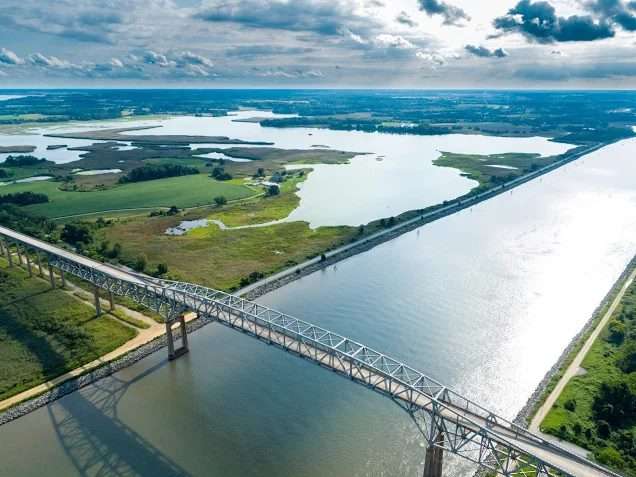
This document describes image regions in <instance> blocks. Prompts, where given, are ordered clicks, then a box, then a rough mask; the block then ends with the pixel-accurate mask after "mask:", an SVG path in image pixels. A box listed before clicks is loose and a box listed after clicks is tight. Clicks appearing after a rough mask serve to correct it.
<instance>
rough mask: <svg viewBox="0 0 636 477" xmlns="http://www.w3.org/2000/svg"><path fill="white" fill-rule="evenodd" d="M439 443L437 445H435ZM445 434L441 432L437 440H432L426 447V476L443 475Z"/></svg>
mask: <svg viewBox="0 0 636 477" xmlns="http://www.w3.org/2000/svg"><path fill="white" fill-rule="evenodd" d="M435 444H437V445H435ZM443 444H444V434H442V433H441V432H439V433H438V434H437V436H436V437H435V442H434V443H433V442H431V443H430V444H429V445H428V447H427V448H426V460H425V461H424V477H442V464H443V463H444V449H442V448H441V447H438V446H441V445H443Z"/></svg>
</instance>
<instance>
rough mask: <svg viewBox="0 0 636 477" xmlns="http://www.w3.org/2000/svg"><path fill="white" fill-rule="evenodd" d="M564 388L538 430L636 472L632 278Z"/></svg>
mask: <svg viewBox="0 0 636 477" xmlns="http://www.w3.org/2000/svg"><path fill="white" fill-rule="evenodd" d="M582 368H583V370H584V371H582V372H581V373H580V374H579V375H577V376H575V377H573V378H572V379H571V380H570V381H569V382H568V384H567V386H566V387H565V388H564V390H563V392H562V393H561V395H560V396H559V398H558V400H557V402H556V403H555V405H554V407H553V408H552V409H551V411H550V412H549V414H548V415H547V416H546V418H545V420H544V421H543V423H542V424H541V430H542V431H544V432H547V433H549V434H553V435H555V436H557V437H559V438H561V439H564V440H567V441H569V442H573V443H575V444H577V445H579V446H581V447H584V448H586V449H588V450H590V451H591V453H592V455H593V457H594V458H595V459H596V460H597V461H599V462H600V463H602V464H605V465H608V466H610V467H612V468H614V469H616V470H617V471H619V472H621V473H623V474H625V475H629V476H636V283H632V284H631V286H630V287H629V288H628V290H627V291H626V293H625V296H624V297H623V299H622V300H621V303H620V305H619V306H618V308H617V309H616V310H615V312H614V313H613V315H612V317H611V319H610V321H609V322H608V324H607V326H606V327H605V328H604V329H603V331H602V332H601V334H600V335H599V338H598V339H597V340H596V341H595V342H594V344H593V346H592V348H591V349H590V351H589V353H588V354H587V356H586V357H585V359H584V360H583V363H582Z"/></svg>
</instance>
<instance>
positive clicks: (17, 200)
mask: <svg viewBox="0 0 636 477" xmlns="http://www.w3.org/2000/svg"><path fill="white" fill-rule="evenodd" d="M48 201H49V197H48V196H47V195H46V194H40V193H37V192H30V191H25V192H15V193H13V194H6V195H0V204H15V205H32V204H44V203H46V202H48Z"/></svg>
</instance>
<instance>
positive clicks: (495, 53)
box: [464, 45, 508, 58]
mask: <svg viewBox="0 0 636 477" xmlns="http://www.w3.org/2000/svg"><path fill="white" fill-rule="evenodd" d="M464 49H465V50H466V51H467V52H468V53H470V54H471V55H474V56H479V57H480V58H505V57H506V56H508V52H507V51H506V50H504V49H503V48H497V49H495V50H491V49H489V48H486V47H485V46H476V45H466V46H465V47H464Z"/></svg>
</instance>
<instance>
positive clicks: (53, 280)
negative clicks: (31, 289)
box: [49, 263, 55, 288]
mask: <svg viewBox="0 0 636 477" xmlns="http://www.w3.org/2000/svg"><path fill="white" fill-rule="evenodd" d="M49 281H50V282H51V288H55V275H54V274H53V266H52V265H51V264H50V263H49Z"/></svg>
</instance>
